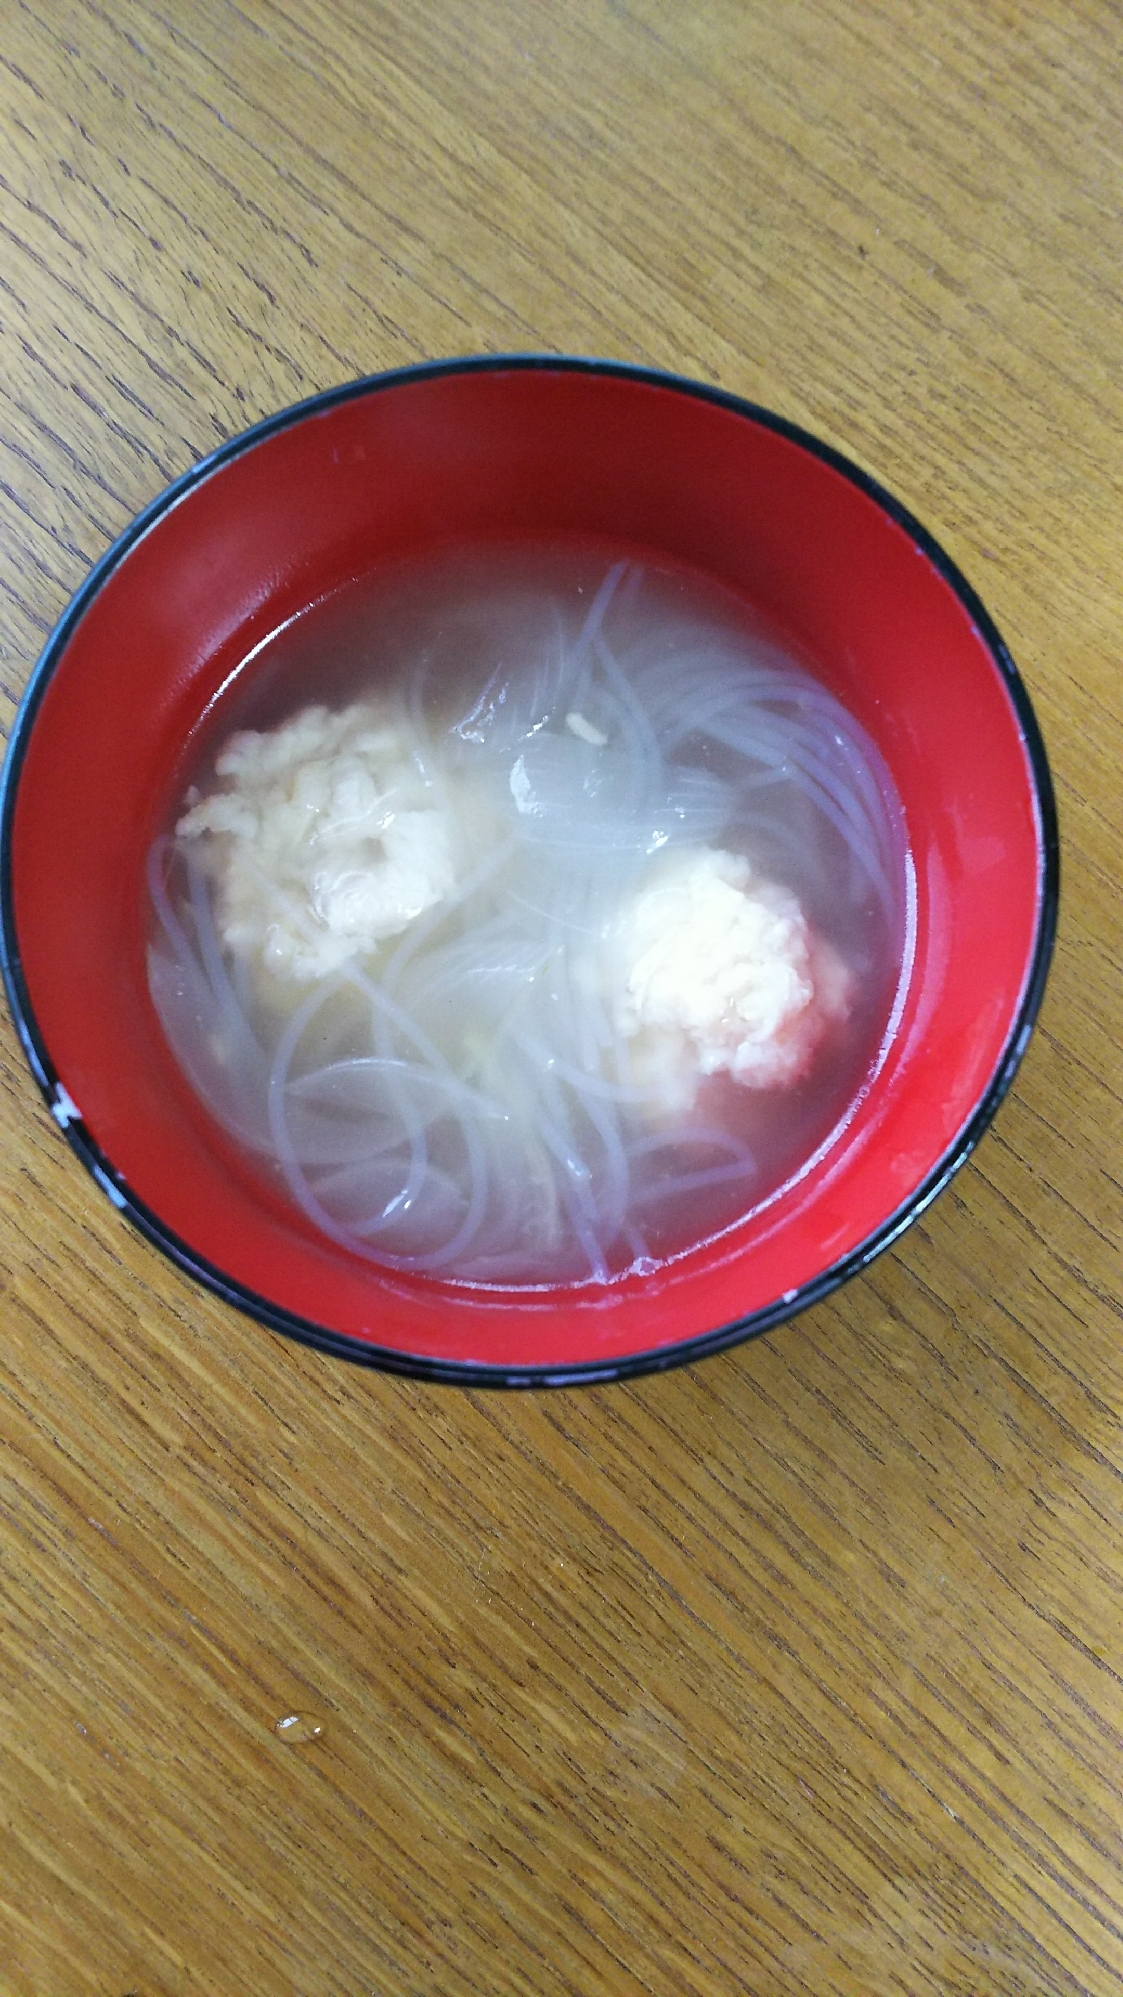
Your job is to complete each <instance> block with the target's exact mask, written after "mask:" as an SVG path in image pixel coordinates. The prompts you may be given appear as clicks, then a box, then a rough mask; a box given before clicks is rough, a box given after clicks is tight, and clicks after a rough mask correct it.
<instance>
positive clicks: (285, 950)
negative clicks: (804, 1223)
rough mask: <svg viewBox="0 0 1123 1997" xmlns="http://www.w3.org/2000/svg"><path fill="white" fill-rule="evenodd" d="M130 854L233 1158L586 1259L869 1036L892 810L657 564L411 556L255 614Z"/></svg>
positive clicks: (328, 1220) (178, 1032)
mask: <svg viewBox="0 0 1123 1997" xmlns="http://www.w3.org/2000/svg"><path fill="white" fill-rule="evenodd" d="M186 779H187V780H186V781H185V783H184V787H183V792H182V794H181V795H179V796H177V797H176V798H174V799H173V800H172V801H171V806H170V809H169V812H168V816H167V820H166V824H165V826H164V829H163V831H162V832H161V834H160V836H159V838H158V839H157V840H156V841H155V843H154V845H153V848H152V851H151V855H150V861H149V869H148V891H149V895H150V898H151V904H152V923H151V943H150V950H149V966H148V968H149V986H150V991H151V994H152V998H153V1002H154V1004H155V1007H156V1010H157V1012H158V1014H159V1017H160V1020H161V1023H162V1025H163V1029H164V1032H165V1034H166V1036H167V1038H168V1041H169V1042H170V1045H171V1047H172V1050H173V1052H174V1054H175V1056H176V1059H177V1060H178V1062H179V1064H180V1066H181V1068H182V1070H183V1071H184V1073H185V1075H186V1076H187V1078H188V1080H189V1082H190V1083H191V1085H192V1087H193V1088H194V1090H195V1091H196V1093H197V1095H198V1097H199V1098H200V1099H201V1101H202V1103H203V1104H204V1105H205V1108H206V1110H207V1111H208V1112H209V1114H210V1115H211V1116H212V1117H214V1118H215V1119H216V1120H217V1121H218V1123H220V1124H221V1125H222V1126H223V1128H224V1129H225V1131H226V1132H227V1134H228V1135H229V1136H230V1137H231V1138H233V1139H234V1141H235V1142H236V1144H237V1145H238V1147H239V1148H240V1150H241V1152H242V1154H243V1155H244V1157H245V1160H246V1162H247V1166H248V1167H249V1169H251V1170H252V1171H254V1172H255V1173H256V1174H258V1175H259V1176H264V1177H265V1178H266V1179H267V1180H268V1182H269V1184H270V1185H271V1186H273V1187H274V1188H275V1189H277V1190H279V1191H280V1192H281V1193H282V1195H283V1197H284V1198H285V1199H286V1200H287V1201H288V1202H290V1203H291V1205H292V1206H293V1208H294V1209H296V1210H299V1212H300V1213H301V1214H302V1215H303V1216H304V1218H305V1220H306V1221H307V1222H308V1223H310V1224H311V1226H313V1227H314V1228H315V1229H317V1230H318V1231H319V1232H320V1233H321V1234H323V1235H326V1236H327V1237H329V1238H330V1239H331V1240H332V1241H334V1242H336V1243H337V1244H338V1245H340V1246H341V1247H343V1248H345V1249H347V1250H348V1251H350V1252H352V1253H353V1254H355V1255H357V1256H360V1257H363V1258H366V1259H368V1260H369V1261H371V1262H373V1263H375V1264H381V1265H383V1266H385V1267H388V1268H391V1269H409V1270H421V1271H426V1272H429V1273H431V1274H432V1275H433V1276H435V1277H440V1278H441V1279H443V1280H446V1281H451V1282H455V1283H461V1284H471V1285H488V1286H494V1285H500V1286H504V1287H510V1286H516V1287H522V1286H540V1285H546V1284H551V1285H552V1284H575V1283H583V1284H605V1283H609V1282H611V1281H612V1280H613V1279H614V1278H616V1277H618V1276H620V1275H621V1274H622V1273H624V1272H626V1271H628V1270H630V1269H635V1268H639V1269H641V1270H644V1271H650V1270H652V1269H654V1268H655V1267H657V1266H658V1265H659V1264H660V1263H662V1262H665V1261H667V1260H668V1259H670V1258H672V1257H674V1256H677V1255H680V1254H682V1253H684V1252H685V1251H687V1250H689V1249H690V1248H692V1247H694V1246H695V1245H697V1244H698V1243H700V1242H703V1241H706V1240H710V1239H712V1238H713V1237H714V1236H715V1235H718V1234H720V1233H721V1232H723V1231H724V1230H726V1229H728V1228H730V1227H731V1226H732V1225H734V1224H735V1223H737V1222H738V1221H739V1220H741V1219H742V1218H743V1217H744V1216H745V1215H746V1214H748V1213H750V1212H751V1211H753V1210H754V1209H756V1208H757V1207H759V1206H760V1205H761V1203H762V1202H764V1201H766V1200H767V1199H768V1198H769V1197H770V1196H771V1195H773V1194H774V1193H775V1192H776V1191H777V1190H778V1189H779V1188H781V1187H782V1186H783V1185H785V1184H786V1183H788V1182H789V1181H790V1180H791V1178H792V1177H793V1175H794V1174H796V1173H798V1172H799V1171H800V1169H801V1168H802V1167H803V1166H804V1165H805V1164H806V1162H807V1160H808V1159H809V1158H810V1157H811V1156H813V1155H815V1154H816V1153H817V1152H818V1151H819V1150H820V1149H821V1147H822V1146H823V1145H824V1144H826V1143H828V1142H830V1141H831V1140H832V1135H837V1133H838V1132H839V1130H840V1128H841V1127H842V1126H843V1125H844V1123H845V1120H846V1117H847V1114H848V1111H849V1110H850V1108H851V1106H852V1105H853V1103H854V1102H855V1100H856V1099H857V1098H858V1096H859V1095H860V1093H861V1091H862V1090H863V1088H864V1087H865V1086H866V1084H867V1083H868V1080H869V1077H870V1075H871V1073H872V1071H873V1069H874V1067H875V1065H876V1063H877V1061H878V1059H879V1056H880V1053H881V1052H882V1050H883V1048H884V1045H885V1043H886V1038H887V1033H888V1029H889V1023H890V1021H891V1017H892V1009H893V1004H894V996H895V993H896V991H897V988H898V984H899V980H900V976H901V966H902V957H903V954H904V947H905V933H906V872H907V853H906V842H905V836H904V826H903V817H902V813H901V808H900V804H899V801H898V799H897V796H896V794H895V792H894V789H893V786H892V783H891V780H890V778H889V774H888V772H887V770H886V768H885V765H884V763H883V761H882V759H881V757H880V755H879V753H878V751H877V750H876V748H875V747H874V745H873V743H872V742H871V741H870V740H869V738H868V736H867V735H866V734H865V732H864V731H863V729H862V728H861V727H860V726H859V724H858V723H857V721H856V720H855V719H854V718H853V717H852V716H851V715H850V714H849V713H848V712H847V710H846V709H845V708H844V707H843V706H841V705H840V703H839V702H838V700H837V699H836V698H835V697H834V696H833V695H832V694H831V693H830V692H829V691H828V690H827V689H826V687H825V686H823V685H822V683H821V682H820V681H819V680H817V679H816V677H815V675H814V673H813V671H811V670H809V668H808V666H807V665H806V664H805V663H802V662H800V661H799V660H798V659H797V658H795V657H794V656H793V655H792V653H791V651H790V650H787V649H785V646H784V644H783V642H782V641H780V640H779V639H778V638H777V636H776V635H775V634H774V633H771V632H770V631H768V630H767V629H766V628H764V627H763V626H762V625H761V624H760V623H759V621H756V620H754V618H753V617H752V615H751V614H750V612H749V611H748V610H747V609H746V607H745V605H744V604H743V603H742V602H741V601H740V600H739V599H738V598H737V597H736V596H734V595H733V594H732V593H730V592H728V591H726V590H724V589H723V588H721V587H720V586H719V585H717V584H715V583H714V582H712V581H709V580H707V579H705V578H703V577H700V576H698V575H695V574H693V573H687V572H682V571H679V570H676V569H674V568H671V567H669V566H664V565H662V564H661V563H660V562H659V561H647V562H644V561H640V560H634V559H630V558H628V557H626V556H624V555H622V554H621V553H620V552H619V551H618V550H616V549H614V548H611V547H606V546H603V545H594V544H590V543H587V542H582V543H580V544H573V545H564V544H557V543H552V544H550V545H537V544H521V545H519V546H517V547H516V546H500V547H484V548H481V547H475V548H472V549H456V550H446V551H444V552H442V553H440V554H435V555H434V554H430V555H428V556H426V557H425V558H424V559H420V558H419V559H417V560H415V561H411V562H409V563H403V564H401V565H400V566H398V567H396V568H394V569H392V570H386V571H382V572H379V573H378V574H377V575H374V576H372V577H368V578H365V579H363V580H361V581H358V582H355V583H353V584H351V585H349V586H348V587H346V588H344V589H342V590H340V591H339V592H338V593H336V594H335V595H333V596H332V597H330V598H328V599H326V600H325V601H323V602H320V603H318V604H316V605H314V606H313V607H312V608H311V609H309V610H308V611H307V612H306V613H305V614H304V615H303V616H301V617H300V618H298V619H296V620H295V621H294V622H292V623H291V624H289V625H287V626H286V627H285V628H283V629H282V630H280V631H278V632H277V633H276V634H275V635H274V636H273V637H272V638H271V639H270V640H269V641H268V643H267V644H266V645H265V646H264V647H263V648H260V649H259V650H258V651H257V652H256V653H255V655H254V657H253V660H252V663H251V664H250V665H249V667H248V668H247V670H246V671H245V672H244V673H243V674H242V675H239V676H238V677H237V678H236V679H235V680H234V682H233V684H232V685H231V687H230V688H229V690H228V691H227V692H226V693H225V694H224V696H223V698H222V700H221V702H220V703H219V704H218V707H217V709H216V711H215V713H214V714H213V716H212V717H211V718H210V720H209V723H208V726H207V729H206V731H205V732H204V733H203V734H202V735H201V736H200V739H199V741H198V742H197V744H196V745H195V750H194V761H193V766H192V767H191V768H190V769H189V770H188V771H187V772H186Z"/></svg>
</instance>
